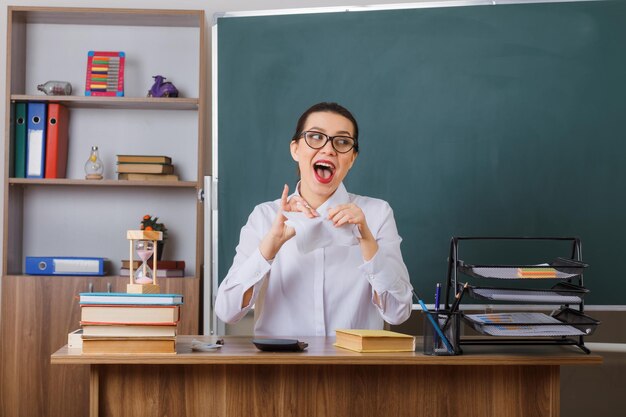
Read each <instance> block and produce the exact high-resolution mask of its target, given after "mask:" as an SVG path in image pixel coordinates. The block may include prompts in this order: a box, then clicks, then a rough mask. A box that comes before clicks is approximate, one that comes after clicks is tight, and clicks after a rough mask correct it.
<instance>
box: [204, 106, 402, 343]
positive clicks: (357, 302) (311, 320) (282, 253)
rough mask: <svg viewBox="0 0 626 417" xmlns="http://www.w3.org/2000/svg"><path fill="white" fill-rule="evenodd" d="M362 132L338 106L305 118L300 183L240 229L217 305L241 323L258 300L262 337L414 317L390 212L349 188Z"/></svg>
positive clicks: (296, 150) (299, 146) (300, 132)
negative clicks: (355, 193)
mask: <svg viewBox="0 0 626 417" xmlns="http://www.w3.org/2000/svg"><path fill="white" fill-rule="evenodd" d="M358 137H359V129H358V125H357V122H356V120H355V119H354V117H353V116H352V114H351V113H350V112H349V111H348V110H347V109H345V108H344V107H342V106H340V105H338V104H336V103H319V104H316V105H314V106H312V107H311V108H309V109H308V110H307V111H305V112H304V114H302V116H300V119H299V120H298V124H297V126H296V132H295V134H294V136H293V138H292V140H291V144H290V149H291V156H292V157H293V159H294V160H295V161H296V162H297V164H298V168H299V171H300V182H299V183H298V184H297V185H296V189H295V190H294V192H293V194H291V195H289V187H288V186H287V185H285V187H284V189H283V193H282V196H281V198H280V199H278V200H276V201H273V202H267V203H263V204H260V205H258V206H257V207H255V209H254V211H253V212H252V214H250V217H249V218H248V222H247V223H246V225H245V226H244V227H243V228H242V230H241V236H240V239H239V245H238V246H237V249H236V254H235V258H234V261H233V265H232V266H231V268H230V270H229V271H228V275H227V276H226V278H225V279H224V281H223V282H222V284H221V285H220V287H219V289H218V293H217V300H216V305H215V311H216V313H217V315H218V317H219V318H220V319H221V320H223V321H225V322H227V323H235V322H237V321H239V320H240V319H241V318H242V317H243V316H244V315H245V314H246V313H247V312H248V310H250V308H252V306H254V315H255V325H254V332H255V334H256V335H260V336H324V335H334V334H335V329H382V328H383V321H387V322H389V323H391V324H399V323H402V322H403V321H405V320H406V319H407V318H408V317H409V315H410V313H411V290H412V287H411V284H410V283H409V275H408V271H407V269H406V266H405V265H404V262H403V260H402V254H401V252H400V242H401V240H402V239H401V238H400V236H398V232H397V229H396V224H395V220H394V218H393V212H392V210H391V207H390V206H389V204H388V203H387V202H385V201H383V200H379V199H374V198H369V197H363V196H358V195H354V194H349V193H348V192H347V191H346V188H345V187H344V185H343V182H342V181H343V179H344V178H345V177H346V175H347V174H348V172H349V171H350V168H351V167H352V165H353V164H354V161H355V160H356V157H357V155H358V147H359V142H358Z"/></svg>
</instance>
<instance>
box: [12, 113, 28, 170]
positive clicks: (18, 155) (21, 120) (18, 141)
mask: <svg viewBox="0 0 626 417" xmlns="http://www.w3.org/2000/svg"><path fill="white" fill-rule="evenodd" d="M26 120H27V112H26V103H15V116H14V117H13V149H14V151H13V154H14V161H13V176H14V177H15V178H26V138H27V129H26Z"/></svg>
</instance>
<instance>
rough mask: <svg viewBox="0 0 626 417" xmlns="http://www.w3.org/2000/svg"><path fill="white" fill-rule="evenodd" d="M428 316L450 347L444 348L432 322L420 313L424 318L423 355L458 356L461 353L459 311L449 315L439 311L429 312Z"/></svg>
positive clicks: (446, 312)
mask: <svg viewBox="0 0 626 417" xmlns="http://www.w3.org/2000/svg"><path fill="white" fill-rule="evenodd" d="M429 314H430V316H431V317H432V318H433V320H434V321H435V323H437V325H438V326H439V329H440V330H441V333H442V334H443V335H444V336H445V337H446V339H447V340H448V342H449V344H450V346H449V347H448V346H446V344H445V342H444V341H443V340H442V339H441V336H440V335H439V333H438V332H437V331H436V330H435V329H434V327H433V324H432V321H431V320H430V319H429V318H428V316H427V315H426V313H422V315H423V316H424V354H425V355H433V356H445V355H448V356H449V355H460V354H461V353H462V351H461V347H460V346H459V340H460V330H461V313H460V312H459V311H455V312H453V313H450V312H448V311H443V310H440V311H429ZM450 348H451V349H450Z"/></svg>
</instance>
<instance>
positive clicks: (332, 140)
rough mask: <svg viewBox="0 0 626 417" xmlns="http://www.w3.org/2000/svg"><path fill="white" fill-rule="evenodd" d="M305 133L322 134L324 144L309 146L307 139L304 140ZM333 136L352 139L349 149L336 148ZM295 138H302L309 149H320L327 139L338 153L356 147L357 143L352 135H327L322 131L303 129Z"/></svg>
mask: <svg viewBox="0 0 626 417" xmlns="http://www.w3.org/2000/svg"><path fill="white" fill-rule="evenodd" d="M307 133H316V134H318V135H322V136H324V137H325V138H326V140H325V141H324V144H323V145H322V146H319V147H317V148H316V147H314V146H311V144H310V143H309V141H307V140H306V134H307ZM335 138H346V139H352V141H353V143H352V147H351V148H350V149H348V150H347V151H340V150H339V149H337V147H336V146H335V141H334V139H335ZM297 139H304V142H305V143H306V144H307V146H308V147H309V148H311V149H322V148H323V147H324V146H326V144H327V143H328V141H330V144H331V146H332V147H333V149H334V150H336V151H337V152H339V153H348V152H350V151H351V150H353V149H355V150H357V149H358V143H357V140H356V139H355V138H353V137H352V136H346V135H337V136H329V135H327V134H326V133H322V132H318V131H317V130H305V131H303V132H302V133H300V135H299V136H298V138H297Z"/></svg>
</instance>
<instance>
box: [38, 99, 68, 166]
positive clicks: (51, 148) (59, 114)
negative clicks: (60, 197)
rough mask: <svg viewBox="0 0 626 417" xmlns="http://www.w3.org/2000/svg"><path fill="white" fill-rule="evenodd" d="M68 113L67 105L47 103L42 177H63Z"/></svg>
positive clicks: (65, 159) (65, 162) (66, 146)
mask: <svg viewBox="0 0 626 417" xmlns="http://www.w3.org/2000/svg"><path fill="white" fill-rule="evenodd" d="M69 121H70V114H69V111H68V110H67V107H65V106H63V105H62V104H58V103H49V104H48V126H47V127H46V132H47V133H46V164H45V167H46V168H45V175H44V178H65V173H66V170H67V148H68V141H69V137H68V132H69Z"/></svg>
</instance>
